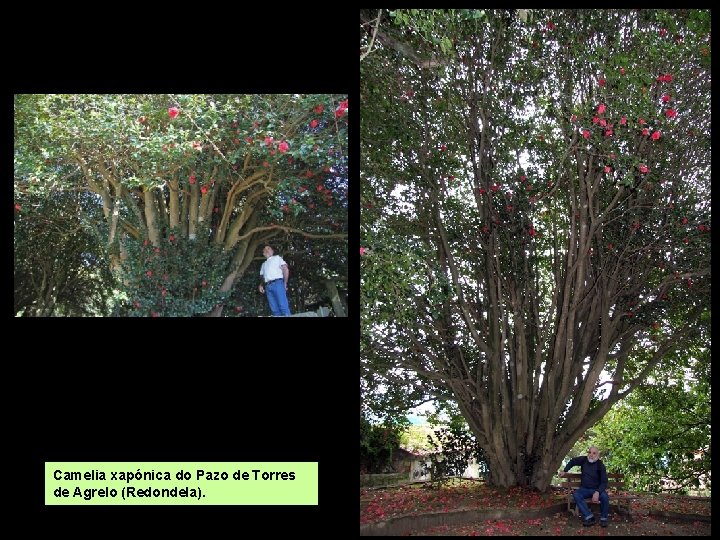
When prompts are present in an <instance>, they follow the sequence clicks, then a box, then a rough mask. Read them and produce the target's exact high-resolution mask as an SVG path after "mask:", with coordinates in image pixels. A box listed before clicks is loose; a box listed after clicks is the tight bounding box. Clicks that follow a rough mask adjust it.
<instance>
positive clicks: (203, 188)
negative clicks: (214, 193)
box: [200, 186, 208, 195]
mask: <svg viewBox="0 0 720 540" xmlns="http://www.w3.org/2000/svg"><path fill="white" fill-rule="evenodd" d="M200 192H201V193H202V194H203V195H205V194H206V193H207V192H208V187H207V186H202V187H201V188H200Z"/></svg>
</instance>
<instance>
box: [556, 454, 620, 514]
mask: <svg viewBox="0 0 720 540" xmlns="http://www.w3.org/2000/svg"><path fill="white" fill-rule="evenodd" d="M576 465H579V466H580V472H581V473H582V477H581V478H580V487H579V488H577V489H576V490H575V492H574V493H573V497H574V499H575V504H577V507H578V510H580V513H581V514H582V515H583V517H584V519H583V525H585V526H590V525H594V524H595V516H594V515H593V513H592V512H591V511H590V509H589V508H588V505H587V504H586V503H585V498H586V497H592V501H593V502H595V503H596V502H598V501H599V502H600V526H601V527H607V520H608V511H609V510H610V499H609V498H608V494H607V491H606V490H607V486H608V478H607V471H606V470H605V464H604V463H603V462H602V461H600V452H599V451H598V449H597V447H595V446H591V447H590V449H589V450H588V455H587V457H585V456H578V457H574V458H572V459H571V460H570V461H568V463H567V465H565V470H564V471H562V472H561V473H559V474H560V476H565V474H566V473H567V472H568V470H569V469H571V468H573V467H575V466H576Z"/></svg>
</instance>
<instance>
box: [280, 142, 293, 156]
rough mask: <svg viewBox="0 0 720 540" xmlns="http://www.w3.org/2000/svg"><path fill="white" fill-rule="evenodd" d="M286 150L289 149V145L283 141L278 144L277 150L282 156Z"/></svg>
mask: <svg viewBox="0 0 720 540" xmlns="http://www.w3.org/2000/svg"><path fill="white" fill-rule="evenodd" d="M288 148H290V145H289V144H288V143H286V142H285V141H283V142H281V143H280V144H278V150H280V152H281V153H283V154H284V153H285V152H287V151H288Z"/></svg>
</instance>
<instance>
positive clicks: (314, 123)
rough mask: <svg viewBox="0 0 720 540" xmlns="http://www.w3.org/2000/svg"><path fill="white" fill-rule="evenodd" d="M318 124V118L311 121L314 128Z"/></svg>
mask: <svg viewBox="0 0 720 540" xmlns="http://www.w3.org/2000/svg"><path fill="white" fill-rule="evenodd" d="M317 125H318V121H317V120H312V121H311V122H310V127H311V128H313V129H315V128H316V127H317Z"/></svg>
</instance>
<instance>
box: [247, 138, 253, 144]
mask: <svg viewBox="0 0 720 540" xmlns="http://www.w3.org/2000/svg"><path fill="white" fill-rule="evenodd" d="M245 140H246V141H247V142H248V144H252V142H253V140H252V137H245Z"/></svg>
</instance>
